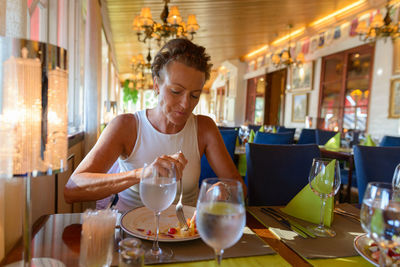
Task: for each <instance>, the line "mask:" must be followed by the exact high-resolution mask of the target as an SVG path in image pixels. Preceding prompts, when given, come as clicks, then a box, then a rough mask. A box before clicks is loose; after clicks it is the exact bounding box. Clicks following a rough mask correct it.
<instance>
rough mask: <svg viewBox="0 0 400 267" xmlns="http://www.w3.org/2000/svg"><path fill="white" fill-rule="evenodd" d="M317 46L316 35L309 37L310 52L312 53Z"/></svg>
mask: <svg viewBox="0 0 400 267" xmlns="http://www.w3.org/2000/svg"><path fill="white" fill-rule="evenodd" d="M317 48H318V37H317V36H314V37H312V38H311V44H310V53H314V52H315V50H317Z"/></svg>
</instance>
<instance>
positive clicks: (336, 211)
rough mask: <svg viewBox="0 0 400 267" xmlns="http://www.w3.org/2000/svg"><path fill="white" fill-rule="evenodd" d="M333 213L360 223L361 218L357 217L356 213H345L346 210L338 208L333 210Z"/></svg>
mask: <svg viewBox="0 0 400 267" xmlns="http://www.w3.org/2000/svg"><path fill="white" fill-rule="evenodd" d="M333 212H334V213H336V214H339V215H342V216H345V217H349V218H352V219H354V220H356V221H358V222H360V216H358V215H356V214H354V213H351V212H348V211H345V210H343V209H341V208H338V207H336V208H334V209H333Z"/></svg>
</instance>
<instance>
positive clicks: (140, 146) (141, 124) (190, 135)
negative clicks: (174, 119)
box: [116, 110, 201, 212]
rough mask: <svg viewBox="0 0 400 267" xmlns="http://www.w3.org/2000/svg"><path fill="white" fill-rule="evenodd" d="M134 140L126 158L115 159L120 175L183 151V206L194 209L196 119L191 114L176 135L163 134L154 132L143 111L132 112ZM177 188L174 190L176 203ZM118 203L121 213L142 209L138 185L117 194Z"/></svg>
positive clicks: (197, 170)
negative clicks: (161, 157) (186, 161)
mask: <svg viewBox="0 0 400 267" xmlns="http://www.w3.org/2000/svg"><path fill="white" fill-rule="evenodd" d="M135 117H136V122H137V123H136V126H137V137H136V143H135V147H134V148H133V151H132V153H131V154H130V155H129V157H128V158H126V159H123V158H121V157H119V158H118V163H119V168H120V171H121V172H125V171H130V170H133V169H137V168H142V167H143V165H144V164H145V163H146V164H150V163H152V162H153V161H154V160H155V159H156V158H157V157H159V156H162V155H171V154H175V153H177V152H178V151H179V150H180V151H182V153H183V154H184V156H185V158H186V159H187V160H188V163H187V164H186V167H185V169H184V170H183V178H182V180H183V203H184V204H186V205H189V206H196V201H197V196H198V192H199V185H198V184H199V177H200V168H201V167H200V153H199V146H198V142H197V118H196V117H195V116H194V115H193V114H191V115H190V116H189V119H188V120H187V122H186V124H185V126H184V128H183V129H182V130H181V131H180V132H178V133H176V134H164V133H161V132H159V131H158V130H156V129H155V128H154V127H153V126H152V125H151V123H150V121H149V120H148V118H147V115H146V110H141V111H138V112H136V113H135ZM178 194H179V187H178V190H177V197H176V198H175V200H176V201H177V198H178V196H179V195H178ZM118 196H119V200H118V203H117V205H116V208H117V209H118V210H119V211H120V212H125V211H128V210H130V209H133V208H136V207H140V206H143V203H142V201H141V200H140V195H139V185H138V184H136V185H133V186H131V187H130V188H128V189H126V190H124V191H122V192H120V193H118Z"/></svg>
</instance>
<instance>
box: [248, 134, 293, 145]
mask: <svg viewBox="0 0 400 267" xmlns="http://www.w3.org/2000/svg"><path fill="white" fill-rule="evenodd" d="M293 139H294V132H286V133H262V132H257V133H256V136H255V138H254V143H256V144H265V145H286V144H292V143H293Z"/></svg>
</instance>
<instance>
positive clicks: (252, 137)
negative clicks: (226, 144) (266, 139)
mask: <svg viewBox="0 0 400 267" xmlns="http://www.w3.org/2000/svg"><path fill="white" fill-rule="evenodd" d="M254 137H256V133H255V132H254V131H253V129H251V131H250V136H249V141H248V143H253V142H254Z"/></svg>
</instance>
